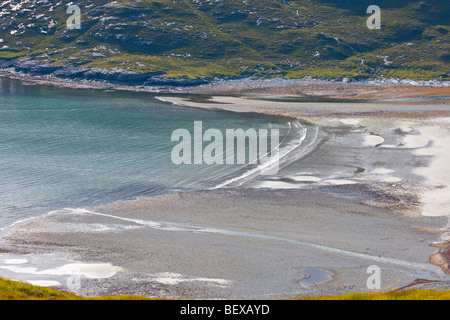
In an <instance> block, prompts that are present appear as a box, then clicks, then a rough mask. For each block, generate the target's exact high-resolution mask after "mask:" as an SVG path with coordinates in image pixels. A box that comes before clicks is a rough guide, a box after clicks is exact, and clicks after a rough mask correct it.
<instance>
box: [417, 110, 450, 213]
mask: <svg viewBox="0 0 450 320" xmlns="http://www.w3.org/2000/svg"><path fill="white" fill-rule="evenodd" d="M420 132H421V133H422V135H423V136H424V137H428V138H429V139H430V140H432V141H433V144H434V146H433V148H432V149H433V150H432V152H433V153H434V155H435V156H434V160H433V162H432V163H431V165H430V166H429V167H423V168H417V169H415V170H414V172H415V173H416V174H419V175H422V176H424V177H425V178H426V179H427V185H428V186H429V187H430V189H429V190H427V191H425V192H424V193H423V194H422V195H421V202H422V204H423V206H422V214H423V215H425V216H450V165H449V164H450V119H449V118H439V119H436V120H434V126H424V127H421V128H420Z"/></svg>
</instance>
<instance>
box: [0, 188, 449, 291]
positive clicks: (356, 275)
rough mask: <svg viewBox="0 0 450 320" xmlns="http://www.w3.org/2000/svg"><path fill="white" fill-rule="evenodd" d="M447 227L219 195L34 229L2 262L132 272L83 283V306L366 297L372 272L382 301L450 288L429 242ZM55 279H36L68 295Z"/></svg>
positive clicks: (279, 199) (179, 197) (331, 205)
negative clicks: (128, 300) (385, 296)
mask: <svg viewBox="0 0 450 320" xmlns="http://www.w3.org/2000/svg"><path fill="white" fill-rule="evenodd" d="M442 223H443V221H442V219H436V218H430V217H415V218H412V217H404V216H402V215H399V214H396V213H395V212H393V211H391V210H387V209H380V208H375V207H371V206H368V205H364V204H361V203H359V202H358V201H355V200H350V199H345V198H341V197H338V196H333V195H330V194H329V193H324V192H319V191H314V190H278V191H274V190H252V189H239V190H217V191H210V192H194V193H179V194H174V195H169V196H165V197H161V198H146V199H141V200H139V201H130V202H122V203H116V204H111V205H108V206H103V207H98V208H91V209H89V210H84V211H83V210H74V211H71V212H70V211H68V212H67V213H66V214H55V215H49V216H46V217H42V218H39V219H35V220H31V221H29V222H27V223H24V224H21V225H20V226H18V227H17V229H16V230H15V232H14V233H12V234H10V235H9V236H7V237H6V238H5V240H6V243H7V246H4V247H3V251H6V252H8V251H10V252H14V253H15V254H18V253H20V255H21V256H22V257H25V259H27V258H26V257H27V256H30V257H33V259H34V264H35V265H36V261H39V259H38V258H37V257H36V256H37V255H41V256H42V259H41V260H44V257H45V256H46V255H47V256H49V255H52V254H59V255H61V253H63V254H64V255H67V256H68V257H71V258H72V259H75V260H76V261H82V262H84V263H96V264H99V263H106V262H108V263H109V264H110V265H113V266H116V267H118V268H120V270H122V271H118V272H117V273H115V274H114V276H111V277H109V278H103V279H93V278H87V277H83V278H82V279H81V286H80V288H79V290H78V292H79V293H81V294H84V295H103V294H121V293H122V294H124V293H127V294H141V295H147V296H159V297H167V298H181V297H185V298H190V299H216V298H219V299H282V298H295V297H299V296H310V295H330V294H340V293H348V292H355V291H358V292H361V291H368V289H367V286H366V281H367V279H368V277H369V275H368V274H367V268H368V267H369V266H371V265H377V266H379V267H380V268H381V271H382V289H383V290H389V289H395V288H398V287H401V286H405V285H408V284H409V283H411V282H413V281H414V280H415V279H417V278H422V279H428V280H439V281H446V280H450V277H448V276H446V275H445V274H444V273H443V272H442V270H441V269H440V268H439V267H437V266H435V265H433V264H431V263H430V262H429V257H430V255H431V254H433V253H434V252H435V251H436V248H433V247H431V246H430V243H432V242H433V241H434V240H435V239H436V235H435V234H433V233H431V232H428V231H424V230H425V229H424V228H427V229H433V230H434V229H438V228H440V227H442ZM414 226H420V227H421V228H412V227H414ZM1 258H2V257H1V256H0V261H1ZM28 259H30V258H28ZM30 260H31V259H30ZM41 263H42V262H41ZM47 263H48V259H47ZM0 265H2V263H0ZM25 266H26V264H25ZM0 268H1V267H0ZM45 268H48V266H47V267H44V266H40V267H39V266H38V269H39V270H42V269H45ZM307 271H309V272H310V273H309V274H308V272H307ZM314 271H315V273H316V274H315V278H312V274H313V275H314ZM48 273H49V272H47V275H46V276H45V274H46V273H45V272H44V273H42V274H40V275H38V274H34V275H31V276H34V280H35V281H36V280H41V281H43V280H46V281H59V283H61V284H62V285H63V286H64V285H65V282H64V279H66V278H67V275H65V277H64V276H63V277H61V276H60V277H56V276H54V275H53V276H51V275H48ZM311 278H312V279H311ZM313 279H316V280H314V281H313V283H311V280H313ZM434 287H439V284H434Z"/></svg>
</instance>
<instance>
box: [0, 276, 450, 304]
mask: <svg viewBox="0 0 450 320" xmlns="http://www.w3.org/2000/svg"><path fill="white" fill-rule="evenodd" d="M0 300H151V299H149V298H146V297H142V296H131V295H122V296H104V297H96V298H87V297H82V296H78V295H75V294H72V293H67V292H63V291H59V290H56V289H51V288H45V287H39V286H35V285H32V284H28V283H23V282H19V281H13V280H6V279H1V278H0ZM299 300H450V290H443V291H441V290H404V291H391V292H378V293H350V294H345V295H340V296H325V297H314V298H300V299H299Z"/></svg>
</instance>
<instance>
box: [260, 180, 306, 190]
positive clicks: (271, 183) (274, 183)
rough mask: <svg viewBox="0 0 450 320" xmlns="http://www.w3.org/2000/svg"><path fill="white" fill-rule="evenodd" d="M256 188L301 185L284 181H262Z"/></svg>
mask: <svg viewBox="0 0 450 320" xmlns="http://www.w3.org/2000/svg"><path fill="white" fill-rule="evenodd" d="M254 188H260V189H264V188H267V189H298V188H299V186H298V185H297V184H293V183H289V182H284V181H261V182H259V183H258V184H257V185H255V186H254Z"/></svg>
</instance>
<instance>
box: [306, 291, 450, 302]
mask: <svg viewBox="0 0 450 320" xmlns="http://www.w3.org/2000/svg"><path fill="white" fill-rule="evenodd" d="M300 300H303V299H300ZM308 300H450V290H446V291H444V290H442V291H441V290H425V289H415V290H403V291H390V292H375V293H349V294H345V295H340V296H326V297H316V298H309V299H308Z"/></svg>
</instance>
